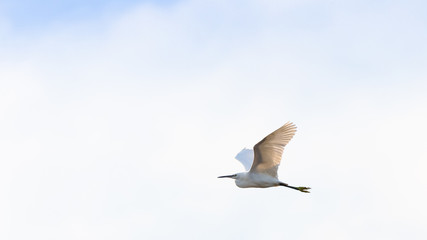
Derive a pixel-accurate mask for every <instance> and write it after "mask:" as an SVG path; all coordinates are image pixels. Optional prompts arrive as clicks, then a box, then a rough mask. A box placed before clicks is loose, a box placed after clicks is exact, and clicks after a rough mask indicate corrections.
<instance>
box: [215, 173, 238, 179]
mask: <svg viewBox="0 0 427 240" xmlns="http://www.w3.org/2000/svg"><path fill="white" fill-rule="evenodd" d="M235 176H236V174H232V175H225V176H219V177H218V178H233V177H235Z"/></svg>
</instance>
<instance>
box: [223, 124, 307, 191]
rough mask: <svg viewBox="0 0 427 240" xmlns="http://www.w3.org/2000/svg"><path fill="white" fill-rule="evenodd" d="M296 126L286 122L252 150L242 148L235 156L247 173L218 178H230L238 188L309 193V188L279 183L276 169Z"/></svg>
mask: <svg viewBox="0 0 427 240" xmlns="http://www.w3.org/2000/svg"><path fill="white" fill-rule="evenodd" d="M296 129H297V128H296V126H295V125H294V124H293V123H291V122H287V123H286V124H285V125H283V126H282V127H280V128H279V129H277V130H276V131H274V132H272V133H270V134H269V135H268V136H267V137H265V138H264V139H262V140H261V141H260V142H258V143H257V144H255V146H254V147H253V150H252V149H246V148H244V149H243V150H242V151H240V152H239V153H238V154H237V155H236V157H235V158H236V159H237V160H239V161H240V162H241V163H242V164H243V166H244V167H245V168H246V171H248V170H249V171H248V172H241V173H236V174H232V175H226V176H220V177H218V178H232V179H235V183H236V185H237V186H238V187H240V188H250V187H252V188H268V187H277V186H284V187H288V188H292V189H295V190H299V191H301V192H305V193H309V191H308V190H309V189H310V188H309V187H294V186H290V185H288V184H286V183H284V182H281V181H279V179H278V177H277V169H278V168H279V164H280V161H281V160H282V153H283V149H284V148H285V146H286V144H288V142H289V141H290V140H291V139H292V137H293V136H294V135H295V132H296Z"/></svg>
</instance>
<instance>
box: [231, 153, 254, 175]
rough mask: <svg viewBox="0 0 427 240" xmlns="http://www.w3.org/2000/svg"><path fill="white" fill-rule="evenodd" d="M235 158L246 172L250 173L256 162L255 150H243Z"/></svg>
mask: <svg viewBox="0 0 427 240" xmlns="http://www.w3.org/2000/svg"><path fill="white" fill-rule="evenodd" d="M234 158H235V159H237V160H239V162H241V163H242V164H243V166H244V167H245V169H246V171H249V169H251V166H252V163H253V162H254V150H252V149H247V148H243V150H242V151H240V152H239V153H238V154H237V155H236V156H235V157H234Z"/></svg>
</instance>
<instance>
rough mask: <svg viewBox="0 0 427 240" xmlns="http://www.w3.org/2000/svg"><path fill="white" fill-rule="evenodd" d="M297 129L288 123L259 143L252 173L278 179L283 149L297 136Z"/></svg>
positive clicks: (255, 147)
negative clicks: (259, 173)
mask: <svg viewBox="0 0 427 240" xmlns="http://www.w3.org/2000/svg"><path fill="white" fill-rule="evenodd" d="M296 129H297V127H296V126H295V125H294V124H293V123H291V122H288V123H286V124H285V125H283V126H282V127H280V128H279V129H277V130H276V131H274V132H272V133H270V134H269V135H268V136H267V137H265V138H264V139H262V140H261V141H260V142H259V143H257V144H256V145H255V146H254V150H255V156H254V162H253V164H252V167H251V170H250V172H263V173H266V174H269V175H271V176H273V177H276V178H277V168H278V167H279V164H280V161H281V160H282V153H283V148H284V147H285V146H286V144H287V143H288V142H289V141H290V140H291V139H292V137H293V136H294V135H295V132H296Z"/></svg>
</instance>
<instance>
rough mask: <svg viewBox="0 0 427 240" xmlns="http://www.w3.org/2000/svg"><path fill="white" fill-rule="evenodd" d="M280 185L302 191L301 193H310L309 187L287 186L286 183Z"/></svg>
mask: <svg viewBox="0 0 427 240" xmlns="http://www.w3.org/2000/svg"><path fill="white" fill-rule="evenodd" d="M279 185H280V186H284V187H288V188H292V189H295V190H298V191H301V192H305V193H309V191H308V190H309V189H310V188H309V187H294V186H289V185H288V184H286V183H282V182H280V183H279Z"/></svg>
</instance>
